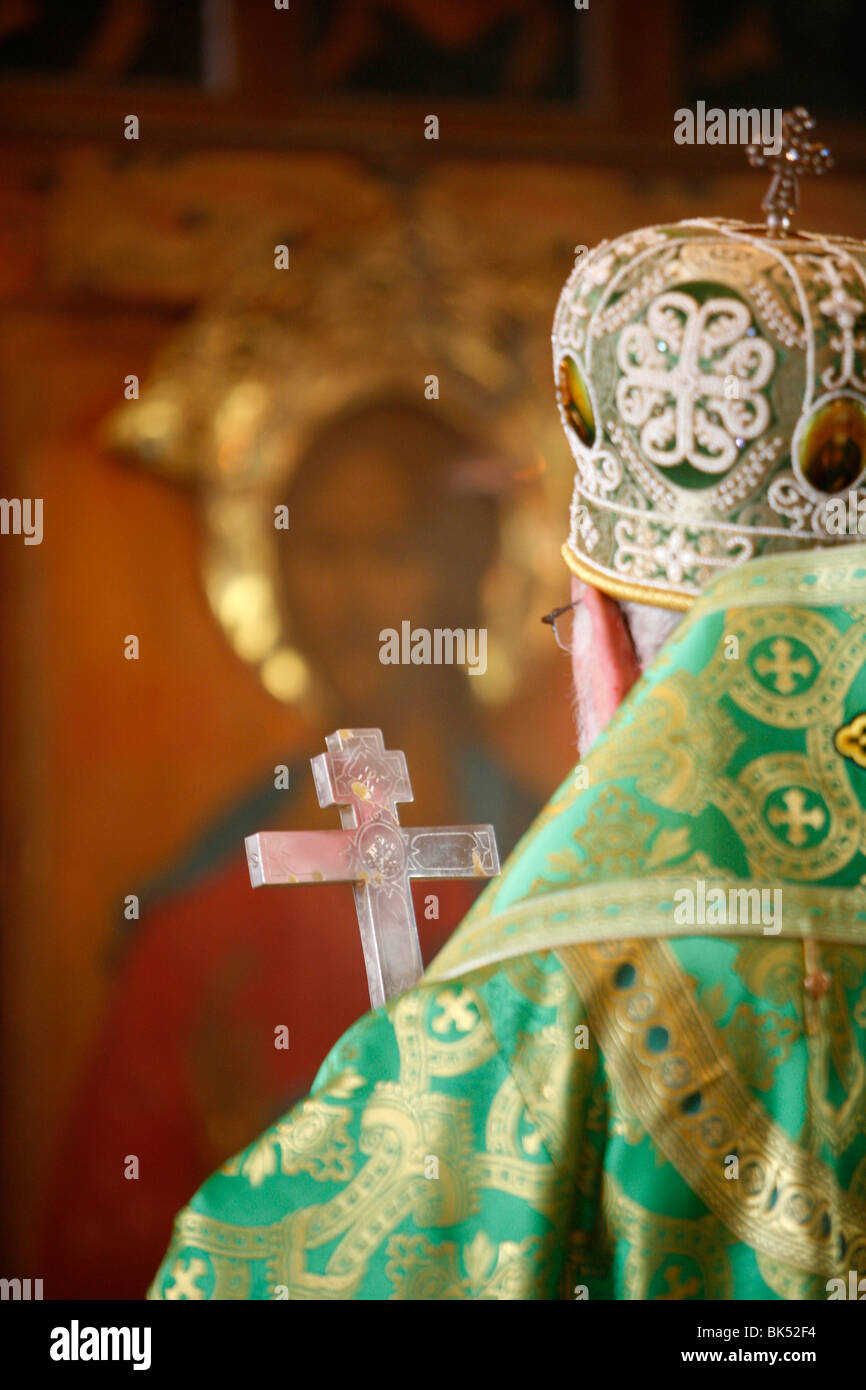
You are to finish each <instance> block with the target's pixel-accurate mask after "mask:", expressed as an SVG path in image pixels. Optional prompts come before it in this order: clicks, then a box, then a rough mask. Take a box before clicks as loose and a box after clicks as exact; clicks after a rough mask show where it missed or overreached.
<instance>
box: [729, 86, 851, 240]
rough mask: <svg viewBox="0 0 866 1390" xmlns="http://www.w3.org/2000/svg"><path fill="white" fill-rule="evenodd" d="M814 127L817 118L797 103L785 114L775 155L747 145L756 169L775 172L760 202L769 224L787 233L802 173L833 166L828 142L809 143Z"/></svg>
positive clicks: (797, 198) (798, 197) (794, 213)
mask: <svg viewBox="0 0 866 1390" xmlns="http://www.w3.org/2000/svg"><path fill="white" fill-rule="evenodd" d="M814 126H815V120H814V117H812V116H810V115H809V112H808V111H807V110H806V108H805V107H804V106H795V107H794V109H793V111H785V112H784V114H783V116H782V138H781V140H780V142H779V143H780V148H779V150H778V151H777V152H776V153H775V154H773V153H771V154H766V153H765V151H764V150H763V149H762V148H761V146H760V145H748V146H747V147H746V154H747V155H748V157H749V163H750V164H751V165H752V167H753V168H755V169H764V168H767V169H770V170H772V173H773V181H772V183H771V184H770V187H769V189H768V191H767V196H766V198H765V199H764V201H763V202H762V204H761V207H762V209H763V211H764V214H765V216H766V218H767V226H768V227H772V228H773V229H776V230H781V231H783V232H786V231H787V230H788V228H789V227H790V225H791V222H792V221H793V219H794V217H795V216H796V213H797V205H798V203H799V201H800V185H799V180H800V178H801V177H802V176H803V174H826V172H827V170H828V169H832V167H833V158H832V156H831V154H830V151H829V150H828V149H827V146H826V145H820V144H814V145H810V144H807V142H806V139H805V136H806V134H807V132H808V131H810V130H813V129H814Z"/></svg>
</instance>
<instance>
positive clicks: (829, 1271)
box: [556, 941, 866, 1276]
mask: <svg viewBox="0 0 866 1390" xmlns="http://www.w3.org/2000/svg"><path fill="white" fill-rule="evenodd" d="M556 954H557V957H558V958H559V960H560V961H561V963H562V965H563V967H564V969H565V970H566V971H567V973H568V975H569V977H570V978H571V979H572V980H573V981H574V984H575V987H576V988H577V990H578V992H579V994H580V996H581V998H582V1000H583V1003H584V1007H585V1008H586V1011H587V1014H588V1016H589V1019H590V1026H591V1028H592V1030H593V1032H594V1034H595V1037H596V1040H597V1041H598V1043H599V1046H600V1047H601V1049H602V1052H603V1054H604V1057H605V1063H606V1066H607V1068H608V1069H609V1071H610V1074H611V1076H612V1077H613V1078H614V1079H615V1081H616V1082H617V1084H618V1085H619V1086H621V1087H622V1089H623V1091H624V1092H625V1094H626V1096H627V1097H628V1101H629V1104H630V1105H631V1106H632V1107H633V1108H634V1111H635V1113H636V1114H637V1116H638V1118H639V1119H640V1122H641V1124H642V1125H643V1126H644V1128H645V1129H646V1131H647V1132H648V1133H649V1134H650V1135H651V1137H652V1139H653V1141H654V1143H655V1144H656V1145H657V1146H658V1148H659V1149H660V1150H661V1152H662V1153H664V1155H665V1157H666V1158H667V1159H668V1161H669V1162H670V1163H671V1164H672V1165H673V1167H674V1168H676V1170H677V1172H678V1173H679V1174H680V1175H681V1177H682V1178H683V1179H684V1180H685V1181H686V1182H687V1183H688V1184H689V1186H690V1187H691V1188H692V1190H693V1191H694V1192H696V1193H697V1194H698V1196H700V1198H701V1199H702V1201H703V1202H704V1203H705V1204H706V1205H707V1207H708V1208H709V1209H710V1211H712V1212H714V1214H715V1215H716V1216H717V1217H718V1218H719V1219H720V1220H721V1221H723V1222H724V1224H725V1225H726V1226H727V1227H728V1229H729V1230H731V1231H733V1232H734V1233H735V1235H737V1236H738V1238H739V1239H740V1240H742V1241H744V1242H745V1243H746V1244H748V1245H750V1246H752V1247H753V1248H754V1249H755V1250H759V1251H762V1252H763V1253H764V1254H766V1255H770V1256H771V1257H772V1258H774V1259H779V1260H783V1261H785V1262H786V1263H788V1264H790V1265H794V1266H796V1267H797V1268H798V1269H804V1270H810V1271H813V1272H818V1273H822V1274H826V1275H832V1276H838V1275H839V1274H840V1273H843V1274H844V1273H847V1271H849V1270H851V1269H856V1270H858V1271H860V1272H862V1271H866V1204H864V1203H863V1202H861V1201H859V1200H857V1199H855V1198H853V1197H851V1196H850V1195H849V1194H848V1193H846V1192H844V1191H843V1190H842V1189H841V1188H840V1187H839V1185H838V1183H837V1181H836V1177H835V1175H834V1174H833V1172H832V1171H831V1170H830V1169H829V1168H828V1167H827V1166H826V1165H825V1164H823V1163H821V1162H820V1161H819V1160H818V1159H816V1158H814V1157H812V1156H811V1155H810V1154H807V1153H806V1152H805V1151H804V1150H803V1149H801V1148H800V1147H799V1146H798V1145H797V1144H796V1143H794V1141H793V1140H792V1139H790V1138H789V1137H788V1136H787V1135H786V1134H785V1133H784V1131H783V1130H781V1129H780V1128H779V1126H778V1125H776V1124H775V1122H774V1121H773V1120H772V1119H771V1118H770V1117H769V1115H768V1114H767V1113H766V1111H765V1110H764V1108H763V1107H762V1106H761V1105H760V1103H759V1102H758V1101H756V1100H755V1099H754V1098H753V1097H752V1096H751V1095H750V1094H749V1092H748V1090H747V1089H746V1087H745V1086H744V1084H743V1082H742V1081H741V1079H740V1077H739V1074H738V1073H737V1069H736V1067H735V1065H734V1063H733V1062H732V1060H731V1058H730V1057H729V1056H728V1054H727V1052H726V1050H725V1048H724V1045H723V1043H722V1041H721V1038H720V1037H719V1035H718V1033H717V1031H716V1030H715V1029H714V1028H713V1026H712V1024H711V1023H710V1021H709V1019H708V1018H707V1017H706V1016H705V1014H704V1012H703V1010H702V1009H701V1008H700V1006H699V1004H698V1003H697V1000H696V999H695V998H694V996H693V994H692V992H691V989H690V986H689V984H688V982H687V981H686V979H685V978H684V975H683V971H682V969H681V967H680V965H679V962H678V961H677V959H676V957H675V956H674V954H673V952H672V951H671V950H670V949H669V947H667V946H666V945H665V944H664V943H663V942H661V941H656V942H651V943H650V942H641V941H620V942H604V943H598V944H596V943H593V944H589V945H585V946H581V947H573V946H572V947H567V948H565V949H563V950H561V951H557V953H556ZM732 1157H736V1158H737V1161H738V1169H739V1175H738V1177H737V1178H736V1179H734V1178H732V1177H727V1176H726V1170H728V1171H731V1167H730V1161H731V1159H732Z"/></svg>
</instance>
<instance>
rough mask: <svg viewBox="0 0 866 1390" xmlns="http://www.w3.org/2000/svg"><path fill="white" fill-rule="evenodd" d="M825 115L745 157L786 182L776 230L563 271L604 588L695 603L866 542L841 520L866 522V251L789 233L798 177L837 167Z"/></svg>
mask: <svg viewBox="0 0 866 1390" xmlns="http://www.w3.org/2000/svg"><path fill="white" fill-rule="evenodd" d="M813 124H814V123H813V121H812V119H811V118H810V117H809V115H808V113H807V112H805V111H804V110H803V109H802V108H801V107H798V108H797V109H796V110H795V111H793V112H790V113H786V114H785V116H784V118H783V123H782V140H781V149H780V151H779V153H778V154H775V155H767V154H766V153H762V152H761V151H760V150H759V149H757V148H755V147H750V149H749V158H750V161H751V162H752V163H753V164H755V165H758V166H762V165H767V166H768V167H769V168H770V169H771V170H772V172H773V175H774V177H773V183H772V185H771V188H770V191H769V193H768V195H767V198H766V199H765V200H764V204H763V208H764V211H765V213H766V216H767V225H766V226H753V225H750V224H749V223H745V222H737V221H729V220H726V219H721V218H694V219H689V220H687V221H684V222H678V223H674V224H673V225H671V226H658V227H646V228H643V229H642V230H640V231H635V232H630V233H628V234H627V235H626V236H622V237H618V238H617V239H616V240H614V241H612V242H602V243H601V245H600V246H597V247H596V248H595V249H594V250H593V251H592V252H591V253H589V254H588V255H584V256H583V257H582V258H581V259H580V260H579V261H578V262H577V264H576V265H575V267H574V270H573V271H572V274H571V275H570V277H569V279H568V281H567V282H566V285H565V288H564V289H563V292H562V294H561V296H560V299H559V304H558V306H557V310H556V317H555V319H554V327H553V355H554V373H555V377H556V383H557V396H558V402H559V410H560V415H561V417H562V423H563V426H564V428H565V432H566V435H567V437H568V440H569V443H570V445H571V449H572V453H573V454H574V457H575V461H576V463H577V473H576V478H575V486H574V497H573V502H572V508H571V530H570V534H569V538H568V541H567V542H566V544H565V546H564V547H563V554H564V556H565V558H566V560H567V562H568V564H569V566H570V567H571V568H572V569H573V570H574V571H575V572H576V573H577V574H579V575H580V576H581V577H582V578H584V579H586V580H587V581H588V582H590V583H592V584H594V585H595V586H596V587H597V588H599V589H602V590H604V591H605V592H607V593H610V594H613V595H615V596H617V597H620V598H630V599H637V600H639V601H641V602H644V603H652V604H658V605H661V606H664V607H670V608H682V609H685V608H688V607H689V606H690V605H691V603H692V602H693V600H694V598H695V597H696V596H697V594H698V593H699V592H700V590H701V589H702V587H703V586H704V585H705V584H706V583H707V582H708V581H709V580H710V579H711V578H712V577H713V576H714V575H716V574H718V573H719V572H720V570H723V569H728V568H731V567H733V566H734V565H738V564H740V563H742V562H743V561H745V560H749V559H751V558H752V557H754V556H758V555H766V554H771V553H774V552H779V551H785V550H792V551H798V550H802V549H808V548H811V547H814V546H824V545H833V544H844V543H846V542H847V543H850V542H851V541H852V540H857V539H859V540H861V541H862V540H863V539H864V535H863V534H859V535H858V528H857V523H856V521H855V523H854V526H853V528H852V527H851V525H850V524H848V522H849V520H850V518H851V517H855V518H856V517H857V516H858V515H859V514H860V513H859V502H860V500H861V499H862V500H863V503H864V505H863V509H862V510H863V528H862V529H863V532H864V533H866V478H864V474H866V243H864V242H861V241H855V240H853V239H850V238H846V237H836V236H821V235H818V234H815V233H811V232H793V231H791V230H790V225H791V220H792V217H793V214H794V212H795V210H796V202H797V181H798V175H799V174H800V173H803V172H813V173H823V172H824V170H825V169H826V168H828V167H829V166H830V164H831V160H830V156H829V153H828V151H827V150H826V149H825V148H824V147H822V146H818V145H810V144H807V143H806V142H805V139H804V136H805V134H806V132H808V131H809V130H811V128H812V126H813ZM842 499H844V502H843V501H842ZM852 499H853V500H852ZM840 509H841V510H844V513H845V518H846V524H845V525H844V526H842V525H841V524H840V514H841V511H840Z"/></svg>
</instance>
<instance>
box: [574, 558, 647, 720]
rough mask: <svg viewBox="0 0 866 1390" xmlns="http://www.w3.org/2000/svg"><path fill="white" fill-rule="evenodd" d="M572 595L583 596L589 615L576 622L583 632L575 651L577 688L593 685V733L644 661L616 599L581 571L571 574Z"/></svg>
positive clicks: (607, 716) (611, 712)
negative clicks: (580, 574)
mask: <svg viewBox="0 0 866 1390" xmlns="http://www.w3.org/2000/svg"><path fill="white" fill-rule="evenodd" d="M571 597H572V599H573V600H575V599H579V600H580V604H581V608H582V609H583V610H584V613H585V615H586V616H585V617H584V618H583V621H582V623H581V622H579V621H575V625H574V631H575V633H577V632H578V631H580V630H582V634H583V635H582V638H581V639H580V640H579V641H578V640H576V641H575V647H574V650H573V651H572V667H573V669H574V674H575V688H576V689H577V690H578V691H580V690H581V688H583V689H584V691H587V686H588V687H589V691H588V692H587V693H590V695H591V699H590V704H591V708H592V711H593V718H592V724H593V725H594V726H595V728H594V730H593V733H594V734H598V733H600V732H601V730H602V728H603V727H604V725H605V724H606V723H607V722H608V720H609V719H610V718H611V717H612V716H613V715H614V714H615V713H616V710H617V709H618V708H619V706H620V704H621V703H622V701H623V700H624V699H625V697H626V695H627V694H628V692H629V691H630V690H631V688H632V686H633V685H634V683H635V681H636V680H637V679H638V677H639V676H640V673H641V669H640V663H639V661H638V659H637V654H636V653H635V649H634V643H633V642H632V640H631V635H630V633H629V630H628V627H627V626H626V621H625V617H624V615H623V611H622V609H621V608H620V606H619V604H618V603H617V601H616V599H614V598H611V597H610V595H609V594H603V593H602V592H601V590H600V589H594V588H593V587H592V585H591V584H585V583H584V582H583V580H581V579H578V577H577V575H572V577H571ZM587 619H588V622H587Z"/></svg>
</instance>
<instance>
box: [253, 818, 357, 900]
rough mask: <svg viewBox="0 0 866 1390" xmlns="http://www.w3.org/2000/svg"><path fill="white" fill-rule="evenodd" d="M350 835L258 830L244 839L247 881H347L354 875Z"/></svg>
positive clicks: (257, 884) (259, 884) (256, 885)
mask: <svg viewBox="0 0 866 1390" xmlns="http://www.w3.org/2000/svg"><path fill="white" fill-rule="evenodd" d="M352 838H353V837H352V835H351V834H350V833H347V832H346V831H345V830H295V831H291V832H286V831H279V830H261V831H259V833H258V834H257V835H248V836H247V837H246V839H245V840H244V844H245V845H246V851H247V865H248V867H249V871H250V882H251V884H252V886H253V887H254V888H262V887H264V886H266V885H267V884H269V883H351V882H352V881H353V879H354V878H355V877H356V869H355V862H354V856H353V853H352Z"/></svg>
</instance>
